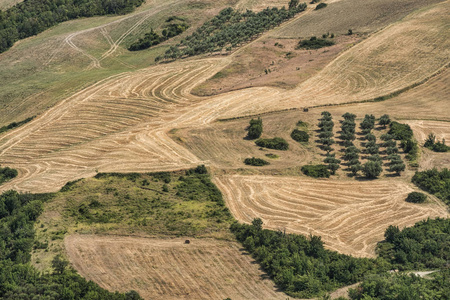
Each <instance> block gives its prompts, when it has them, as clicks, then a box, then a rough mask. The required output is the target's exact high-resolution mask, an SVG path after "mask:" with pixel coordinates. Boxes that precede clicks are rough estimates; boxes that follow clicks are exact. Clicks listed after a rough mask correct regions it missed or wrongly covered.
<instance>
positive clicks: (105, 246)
mask: <svg viewBox="0 0 450 300" xmlns="http://www.w3.org/2000/svg"><path fill="white" fill-rule="evenodd" d="M184 241H185V239H181V238H177V239H165V240H163V239H147V238H136V237H115V236H96V235H72V236H68V237H66V238H65V248H66V251H67V254H68V256H69V259H70V262H71V264H72V265H73V266H74V267H75V269H76V270H77V271H78V272H79V273H80V274H81V275H82V276H84V277H86V278H87V279H90V280H93V281H94V282H96V283H98V284H99V285H100V286H102V287H103V288H106V289H108V290H110V291H121V292H125V291H127V290H130V289H133V290H136V291H137V292H139V294H140V295H141V296H142V297H144V298H145V299H225V298H227V297H230V298H231V299H286V295H285V294H283V293H281V292H277V291H276V287H275V286H274V284H273V282H272V281H271V280H270V279H269V278H268V277H267V275H266V274H265V273H264V272H262V271H261V270H260V269H259V267H258V265H257V264H255V262H254V260H253V259H252V258H251V257H250V256H249V255H247V254H246V253H245V252H242V251H241V250H240V246H239V245H238V244H237V243H234V242H226V241H218V240H209V239H190V244H184Z"/></svg>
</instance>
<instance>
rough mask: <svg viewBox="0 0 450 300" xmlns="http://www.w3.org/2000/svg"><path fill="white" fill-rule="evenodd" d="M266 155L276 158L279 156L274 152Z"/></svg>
mask: <svg viewBox="0 0 450 300" xmlns="http://www.w3.org/2000/svg"><path fill="white" fill-rule="evenodd" d="M266 156H267V157H268V158H272V159H276V158H278V157H279V156H278V155H276V154H273V153H267V154H266Z"/></svg>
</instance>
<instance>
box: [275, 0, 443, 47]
mask: <svg viewBox="0 0 450 300" xmlns="http://www.w3.org/2000/svg"><path fill="white" fill-rule="evenodd" d="M300 2H301V1H300ZM308 2H310V1H307V3H308ZM322 2H326V3H328V6H327V7H326V8H325V9H320V10H317V11H314V12H313V13H312V14H309V15H308V16H305V17H304V18H301V19H297V20H296V21H294V22H292V23H291V24H290V25H289V26H286V27H283V28H279V29H275V30H274V31H272V36H277V37H280V38H297V39H298V38H305V37H310V36H313V35H316V36H320V35H322V34H323V33H326V32H330V33H335V34H347V32H348V30H349V29H352V30H353V32H354V33H360V34H361V33H371V32H374V31H377V30H380V29H382V28H384V27H385V26H387V25H390V24H391V23H393V22H396V21H398V20H400V19H402V18H403V17H405V16H407V15H408V14H409V13H411V12H413V11H415V10H417V9H419V8H421V7H424V6H426V5H431V4H434V3H438V2H442V0H428V1H426V2H424V1H421V0H401V1H386V0H370V1H366V0H337V1H335V0H331V1H330V0H326V1H322Z"/></svg>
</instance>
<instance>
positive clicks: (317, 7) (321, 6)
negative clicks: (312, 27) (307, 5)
mask: <svg viewBox="0 0 450 300" xmlns="http://www.w3.org/2000/svg"><path fill="white" fill-rule="evenodd" d="M325 7H327V4H326V3H319V4H318V5H317V6H316V10H318V9H321V8H325Z"/></svg>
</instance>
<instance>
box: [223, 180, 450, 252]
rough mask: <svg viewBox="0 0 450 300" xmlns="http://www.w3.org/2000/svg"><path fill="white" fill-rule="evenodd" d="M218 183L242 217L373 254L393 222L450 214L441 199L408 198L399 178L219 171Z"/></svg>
mask: <svg viewBox="0 0 450 300" xmlns="http://www.w3.org/2000/svg"><path fill="white" fill-rule="evenodd" d="M215 183H216V184H217V186H218V187H219V188H220V190H221V191H222V193H223V194H224V195H225V198H226V202H227V205H228V207H229V208H230V210H231V212H232V214H233V215H234V216H235V218H237V219H238V220H239V221H241V222H246V223H249V222H251V221H252V220H253V219H254V218H261V219H262V220H263V222H264V226H265V227H266V228H269V229H273V230H281V231H284V230H286V232H292V233H299V234H303V235H309V234H313V235H319V236H321V237H322V240H323V241H324V242H325V247H327V248H328V249H332V250H336V251H338V252H340V253H345V254H350V255H354V256H361V257H374V256H375V246H376V244H377V242H379V241H381V240H383V238H384V237H383V234H384V231H385V229H386V228H387V227H388V226H389V225H397V226H399V227H405V226H411V225H414V223H416V222H417V221H419V220H423V219H426V218H428V217H438V216H439V217H448V216H449V214H448V212H447V208H446V207H445V205H442V204H439V203H430V204H427V205H416V204H411V203H407V202H405V198H406V196H407V194H408V193H409V192H412V191H413V188H412V186H410V185H407V184H405V183H403V182H401V181H396V180H375V181H361V182H354V181H336V180H313V179H306V178H304V177H303V178H302V177H273V176H242V175H234V176H220V177H216V178H215Z"/></svg>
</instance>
